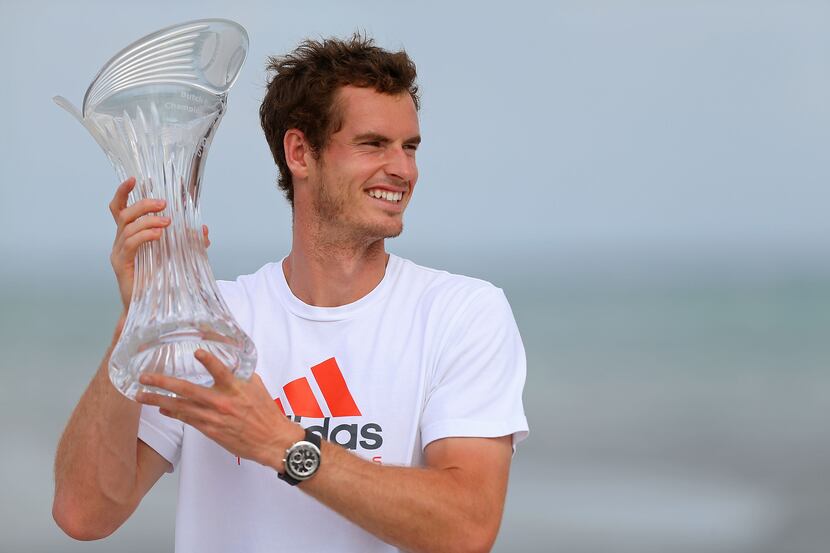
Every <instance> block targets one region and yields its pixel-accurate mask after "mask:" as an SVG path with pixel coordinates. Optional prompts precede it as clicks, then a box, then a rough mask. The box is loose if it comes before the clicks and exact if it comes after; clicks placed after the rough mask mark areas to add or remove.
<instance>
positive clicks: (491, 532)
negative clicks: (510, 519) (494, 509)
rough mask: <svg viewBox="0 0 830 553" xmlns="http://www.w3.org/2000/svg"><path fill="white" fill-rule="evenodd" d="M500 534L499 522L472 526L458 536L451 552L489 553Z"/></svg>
mask: <svg viewBox="0 0 830 553" xmlns="http://www.w3.org/2000/svg"><path fill="white" fill-rule="evenodd" d="M498 533H499V524H498V521H497V522H496V523H495V524H476V525H471V526H469V527H468V528H467V529H466V531H465V532H462V533H461V534H460V535H459V536H458V539H457V540H456V542H455V545H454V546H453V547H451V551H453V553H489V552H490V551H492V549H493V545H495V543H496V537H498Z"/></svg>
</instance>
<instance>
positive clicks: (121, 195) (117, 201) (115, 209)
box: [110, 177, 135, 221]
mask: <svg viewBox="0 0 830 553" xmlns="http://www.w3.org/2000/svg"><path fill="white" fill-rule="evenodd" d="M134 187H135V177H130V178H128V179H127V180H125V181H124V182H122V183H121V184H119V185H118V188H116V189H115V196H113V198H112V201H111V202H110V213H112V218H113V219H115V220H116V221H117V220H118V214H119V213H120V212H121V210H122V209H124V208H125V207H127V199H128V198H129V197H130V192H131V191H132V189H133V188H134Z"/></svg>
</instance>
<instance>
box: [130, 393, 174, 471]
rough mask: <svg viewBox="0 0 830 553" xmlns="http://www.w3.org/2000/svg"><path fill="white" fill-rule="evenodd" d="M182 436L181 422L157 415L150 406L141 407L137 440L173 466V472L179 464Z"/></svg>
mask: <svg viewBox="0 0 830 553" xmlns="http://www.w3.org/2000/svg"><path fill="white" fill-rule="evenodd" d="M183 434H184V423H183V422H181V421H179V420H176V419H173V418H170V417H165V416H164V415H162V414H161V413H159V410H158V407H155V406H151V405H142V406H141V418H140V419H139V423H138V439H139V440H141V441H142V442H144V443H145V444H147V445H149V446H150V447H152V448H153V449H154V450H155V451H156V452H157V453H158V454H159V455H161V456H162V457H164V458H165V459H167V460H168V461H169V462H170V464H171V465H173V470H175V468H176V466H177V465H178V464H179V457H180V456H181V452H182V435H183ZM171 472H172V471H171Z"/></svg>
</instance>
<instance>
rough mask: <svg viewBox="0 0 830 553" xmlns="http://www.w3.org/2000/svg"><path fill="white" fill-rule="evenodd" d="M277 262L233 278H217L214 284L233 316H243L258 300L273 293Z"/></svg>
mask: <svg viewBox="0 0 830 553" xmlns="http://www.w3.org/2000/svg"><path fill="white" fill-rule="evenodd" d="M278 267H279V263H276V262H272V263H266V264H265V265H263V266H262V267H260V268H259V269H258V270H257V271H256V272H254V273H251V274H245V275H239V276H238V277H236V278H235V279H234V280H217V281H216V285H217V287H218V289H219V293H220V294H221V296H222V299H223V300H224V301H225V303H226V304H227V305H228V307H229V308H230V309H231V312H233V314H234V316H235V317H237V318H244V317H245V316H246V315H248V314H249V313H250V311H251V309H252V308H253V306H254V305H256V304H257V303H258V302H260V301H262V300H263V299H264V297H265V296H266V295H268V294H271V293H273V286H272V285H271V282H272V279H273V273H274V271H276V270H277V268H278Z"/></svg>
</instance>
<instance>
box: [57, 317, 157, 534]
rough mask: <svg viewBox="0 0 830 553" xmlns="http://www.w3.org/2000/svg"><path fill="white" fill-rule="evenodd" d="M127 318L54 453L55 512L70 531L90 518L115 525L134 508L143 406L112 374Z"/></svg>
mask: <svg viewBox="0 0 830 553" xmlns="http://www.w3.org/2000/svg"><path fill="white" fill-rule="evenodd" d="M123 320H124V317H123V315H122V318H121V320H120V321H119V325H118V328H117V329H116V332H115V336H114V337H113V343H112V345H111V346H110V348H109V350H108V351H107V353H106V354H105V355H104V359H103V360H102V362H101V365H100V367H99V368H98V371H97V372H96V373H95V376H94V377H93V379H92V381H91V382H90V384H89V386H88V387H87V389H86V391H85V392H84V394H83V396H82V397H81V400H80V401H79V402H78V405H77V407H76V408H75V410H74V411H73V413H72V416H71V417H70V419H69V422H68V424H67V426H66V429H65V430H64V433H63V436H62V437H61V440H60V443H59V445H58V450H57V454H56V457H55V500H54V506H53V514H54V516H55V519H56V520H57V521H58V523H59V524H61V526H62V527H64V530H66V531H67V532H68V533H70V534H73V533H80V531H79V530H78V528H79V527H84V528H85V527H87V526H88V525H87V524H86V521H87V520H95V521H97V523H98V524H99V525H101V526H104V527H107V526H108V525H109V522H110V521H112V524H115V525H117V524H118V523H120V520H119V519H120V518H121V517H122V516H123V513H124V512H125V511H126V512H127V514H129V512H131V511H132V509H133V508H134V502H135V497H134V493H135V487H136V486H135V484H136V476H137V475H136V472H137V459H136V448H137V439H136V436H137V430H138V421H139V416H140V412H141V406H140V405H139V404H137V403H135V402H133V401H130V400H129V399H127V398H125V397H124V396H122V395H121V394H120V393H119V392H118V391H117V390H116V389H115V388H114V387H113V386H112V384H111V383H110V380H109V374H108V363H109V357H110V354H111V352H112V349H113V347H114V345H115V342H116V340H117V338H118V336H119V334H120V329H121V326H122V325H123ZM124 518H125V517H124ZM65 526H66V527H65ZM67 527H68V528H67ZM113 530H114V528H113ZM76 537H78V536H76Z"/></svg>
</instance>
